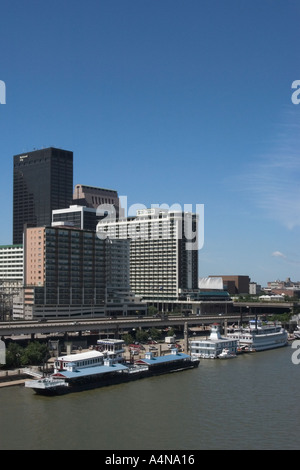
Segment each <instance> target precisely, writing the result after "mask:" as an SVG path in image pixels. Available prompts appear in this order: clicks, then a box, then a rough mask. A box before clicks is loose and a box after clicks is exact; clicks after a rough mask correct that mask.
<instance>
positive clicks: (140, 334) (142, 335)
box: [135, 330, 149, 343]
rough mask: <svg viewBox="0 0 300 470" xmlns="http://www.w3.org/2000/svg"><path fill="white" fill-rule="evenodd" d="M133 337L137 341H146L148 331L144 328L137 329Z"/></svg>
mask: <svg viewBox="0 0 300 470" xmlns="http://www.w3.org/2000/svg"><path fill="white" fill-rule="evenodd" d="M135 337H136V340H137V341H138V342H139V343H146V342H147V340H148V338H149V333H147V331H145V330H138V331H137V332H136V335H135Z"/></svg>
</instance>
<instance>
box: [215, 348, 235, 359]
mask: <svg viewBox="0 0 300 470" xmlns="http://www.w3.org/2000/svg"><path fill="white" fill-rule="evenodd" d="M234 357H237V356H236V354H235V353H233V352H231V351H230V349H228V348H224V349H223V351H222V352H221V353H220V354H219V356H218V359H233V358H234Z"/></svg>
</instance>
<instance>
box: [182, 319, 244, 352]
mask: <svg viewBox="0 0 300 470" xmlns="http://www.w3.org/2000/svg"><path fill="white" fill-rule="evenodd" d="M237 343H238V342H237V340H236V339H232V338H228V337H223V336H221V333H220V329H219V325H218V324H214V325H212V326H211V330H210V336H209V338H207V339H205V340H200V339H193V340H191V341H190V350H191V356H192V357H194V358H202V359H216V358H218V357H220V354H222V352H223V351H224V349H227V350H228V352H229V353H230V354H233V355H235V354H236V350H237Z"/></svg>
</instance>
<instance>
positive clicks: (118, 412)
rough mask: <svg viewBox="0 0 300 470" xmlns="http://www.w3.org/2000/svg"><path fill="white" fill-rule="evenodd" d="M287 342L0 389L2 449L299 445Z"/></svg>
mask: <svg viewBox="0 0 300 470" xmlns="http://www.w3.org/2000/svg"><path fill="white" fill-rule="evenodd" d="M294 352H295V350H293V349H292V348H291V346H288V347H286V348H282V349H278V350H272V351H264V352H259V353H253V354H246V355H243V356H239V357H237V358H235V359H231V360H223V361H221V360H204V359H203V360H201V362H200V365H199V368H198V369H194V370H188V371H183V372H179V373H175V374H169V375H165V376H160V377H152V378H147V379H143V380H140V381H137V382H132V383H127V384H120V385H116V386H111V387H105V388H102V389H97V390H92V391H86V392H81V393H74V394H70V395H65V396H60V397H52V398H49V397H42V396H38V395H35V394H34V392H33V391H32V390H31V389H25V388H24V387H21V386H17V387H10V388H3V389H1V390H0V397H1V399H0V416H1V426H0V449H1V450H8V449H9V450H19V449H20V450H21V449H29V450H43V449H45V450H46V449H49V450H54V449H55V450H73V449H80V450H89V449H97V450H106V451H113V450H116V449H118V450H120V451H121V450H128V449H131V450H170V449H176V450H183V451H185V450H187V451H188V450H203V449H206V450H213V449H220V450H221V449H227V450H234V449H248V450H250V449H256V450H258V449H270V450H271V449H282V450H288V449H298V448H299V447H300V420H299V416H300V398H299V390H300V364H299V365H296V364H294V363H293V361H292V354H293V353H294Z"/></svg>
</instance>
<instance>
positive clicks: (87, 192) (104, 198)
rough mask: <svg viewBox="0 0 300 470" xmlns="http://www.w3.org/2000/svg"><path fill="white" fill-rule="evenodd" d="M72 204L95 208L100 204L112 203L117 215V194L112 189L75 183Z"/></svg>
mask: <svg viewBox="0 0 300 470" xmlns="http://www.w3.org/2000/svg"><path fill="white" fill-rule="evenodd" d="M73 204H76V205H79V206H86V207H90V208H94V209H97V207H98V206H100V205H112V206H113V207H114V208H115V211H116V217H117V218H118V217H119V211H120V207H119V204H120V203H119V196H118V192H117V191H115V190H114V189H105V188H96V187H94V186H87V185H84V184H76V186H75V188H74V193H73Z"/></svg>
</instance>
